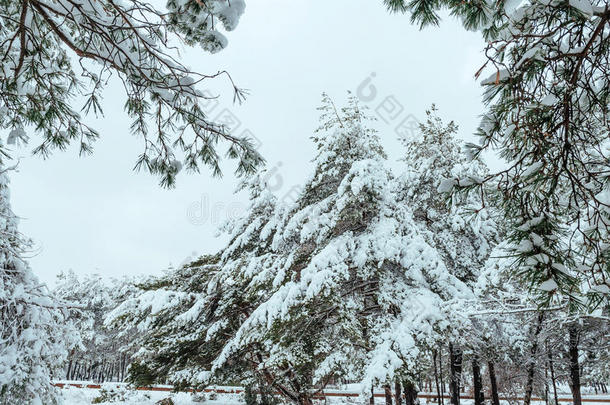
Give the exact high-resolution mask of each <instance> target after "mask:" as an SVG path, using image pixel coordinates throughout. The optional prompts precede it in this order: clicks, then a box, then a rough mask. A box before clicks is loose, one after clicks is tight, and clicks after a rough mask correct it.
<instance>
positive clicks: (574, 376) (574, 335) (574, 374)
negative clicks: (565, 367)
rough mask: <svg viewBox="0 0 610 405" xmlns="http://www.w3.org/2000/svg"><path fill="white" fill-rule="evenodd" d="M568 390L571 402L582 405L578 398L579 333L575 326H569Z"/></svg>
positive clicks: (580, 399)
mask: <svg viewBox="0 0 610 405" xmlns="http://www.w3.org/2000/svg"><path fill="white" fill-rule="evenodd" d="M569 334H570V344H569V355H570V389H571V390H572V402H573V403H574V405H582V397H581V396H580V364H579V363H578V340H579V333H578V328H577V326H576V325H570V327H569Z"/></svg>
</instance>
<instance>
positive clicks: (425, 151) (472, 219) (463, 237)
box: [399, 105, 499, 400]
mask: <svg viewBox="0 0 610 405" xmlns="http://www.w3.org/2000/svg"><path fill="white" fill-rule="evenodd" d="M437 114H438V112H437V108H436V107H435V106H434V105H432V108H431V109H430V110H428V111H426V115H427V120H426V122H425V123H422V124H420V128H419V133H418V134H416V135H415V136H412V137H408V138H403V139H401V141H402V143H403V144H404V146H405V155H404V156H405V157H404V158H403V161H404V162H405V163H406V166H407V168H406V169H407V170H406V172H405V173H404V175H403V176H402V177H401V178H399V181H400V184H401V190H402V199H403V201H404V203H405V204H406V205H408V206H409V207H410V208H411V209H412V210H413V213H414V220H415V223H416V224H417V227H418V229H419V231H420V232H421V234H422V236H423V237H424V238H425V239H426V241H427V242H428V243H429V244H430V245H431V246H432V247H433V248H434V249H435V251H436V252H437V254H438V255H439V257H440V258H441V260H442V261H443V264H444V266H445V267H446V269H447V270H448V271H449V273H451V274H452V275H453V276H455V277H457V278H458V279H460V280H461V281H462V282H464V283H466V284H467V285H468V286H469V288H473V286H474V282H475V281H476V280H477V278H478V276H479V273H480V271H481V270H482V267H483V265H484V263H485V261H486V260H487V258H488V257H489V254H490V252H491V249H492V248H493V247H494V246H495V244H496V243H497V240H498V237H499V235H498V233H499V232H498V226H497V224H496V223H495V221H494V218H493V216H494V215H493V209H490V208H489V207H488V206H486V204H488V205H490V206H493V201H489V199H491V198H492V197H491V196H486V197H485V198H484V199H481V198H480V196H479V195H477V196H476V197H479V198H475V196H473V195H465V194H457V193H455V194H453V195H450V196H448V195H447V193H444V191H446V189H447V188H448V187H449V188H450V187H452V186H453V184H454V183H456V182H457V180H456V179H458V178H461V181H462V183H463V182H465V181H471V182H479V181H480V179H482V178H483V177H484V176H485V175H486V174H487V168H486V166H485V164H484V163H483V162H482V161H481V160H480V159H476V158H475V159H470V158H469V157H468V156H466V155H465V154H464V153H463V148H462V146H461V144H460V142H458V140H457V139H455V134H456V133H457V129H458V128H457V125H455V124H454V123H453V121H451V122H450V123H448V124H446V125H445V124H444V123H443V122H442V120H441V119H440V118H439V117H438V115H437ZM448 197H449V198H448ZM474 306H475V305H474V302H472V301H470V302H464V303H462V304H461V305H457V306H456V309H455V312H454V314H453V316H452V318H453V319H451V322H452V323H453V325H452V327H453V332H454V333H453V339H449V336H447V339H446V341H445V343H450V344H451V345H452V352H453V353H454V357H455V359H454V360H455V361H454V362H462V359H461V357H462V354H461V349H463V348H465V347H463V346H467V348H471V349H473V348H474V346H473V345H471V344H472V343H474V342H475V341H476V339H472V333H471V332H473V331H474V330H473V327H472V326H473V325H472V324H471V322H469V321H468V313H467V311H468V309H470V308H474ZM471 352H472V354H473V356H477V354H476V353H474V352H473V351H472V350H471ZM473 358H476V357H473ZM454 362H452V364H453V363H454ZM454 369H455V367H452V370H454ZM455 379H456V381H461V377H459V376H456V377H455ZM452 387H453V388H456V387H454V385H452ZM456 389H459V387H458V388H456ZM458 398H459V397H458V396H455V395H454V400H456V399H458Z"/></svg>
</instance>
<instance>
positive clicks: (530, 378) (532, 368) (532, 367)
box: [523, 312, 544, 405]
mask: <svg viewBox="0 0 610 405" xmlns="http://www.w3.org/2000/svg"><path fill="white" fill-rule="evenodd" d="M543 320H544V313H543V312H540V313H539V314H538V322H537V323H536V327H535V328H534V333H533V334H532V340H533V342H532V348H531V350H530V354H531V357H530V359H529V360H530V361H529V364H528V366H527V382H526V383H525V398H524V399H523V405H530V403H531V402H532V393H533V392H534V373H535V372H536V353H538V335H540V331H541V330H542V321H543Z"/></svg>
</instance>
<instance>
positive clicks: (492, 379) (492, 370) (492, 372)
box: [487, 361, 500, 405]
mask: <svg viewBox="0 0 610 405" xmlns="http://www.w3.org/2000/svg"><path fill="white" fill-rule="evenodd" d="M487 369H488V372H489V383H490V385H491V403H492V405H500V397H499V396H498V382H497V381H496V367H495V365H494V363H493V361H488V362H487Z"/></svg>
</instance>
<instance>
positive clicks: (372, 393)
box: [369, 387, 375, 405]
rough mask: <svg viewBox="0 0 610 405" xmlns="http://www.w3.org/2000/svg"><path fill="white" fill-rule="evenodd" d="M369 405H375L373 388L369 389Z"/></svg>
mask: <svg viewBox="0 0 610 405" xmlns="http://www.w3.org/2000/svg"><path fill="white" fill-rule="evenodd" d="M369 405H375V388H374V387H371V397H370V398H369Z"/></svg>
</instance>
